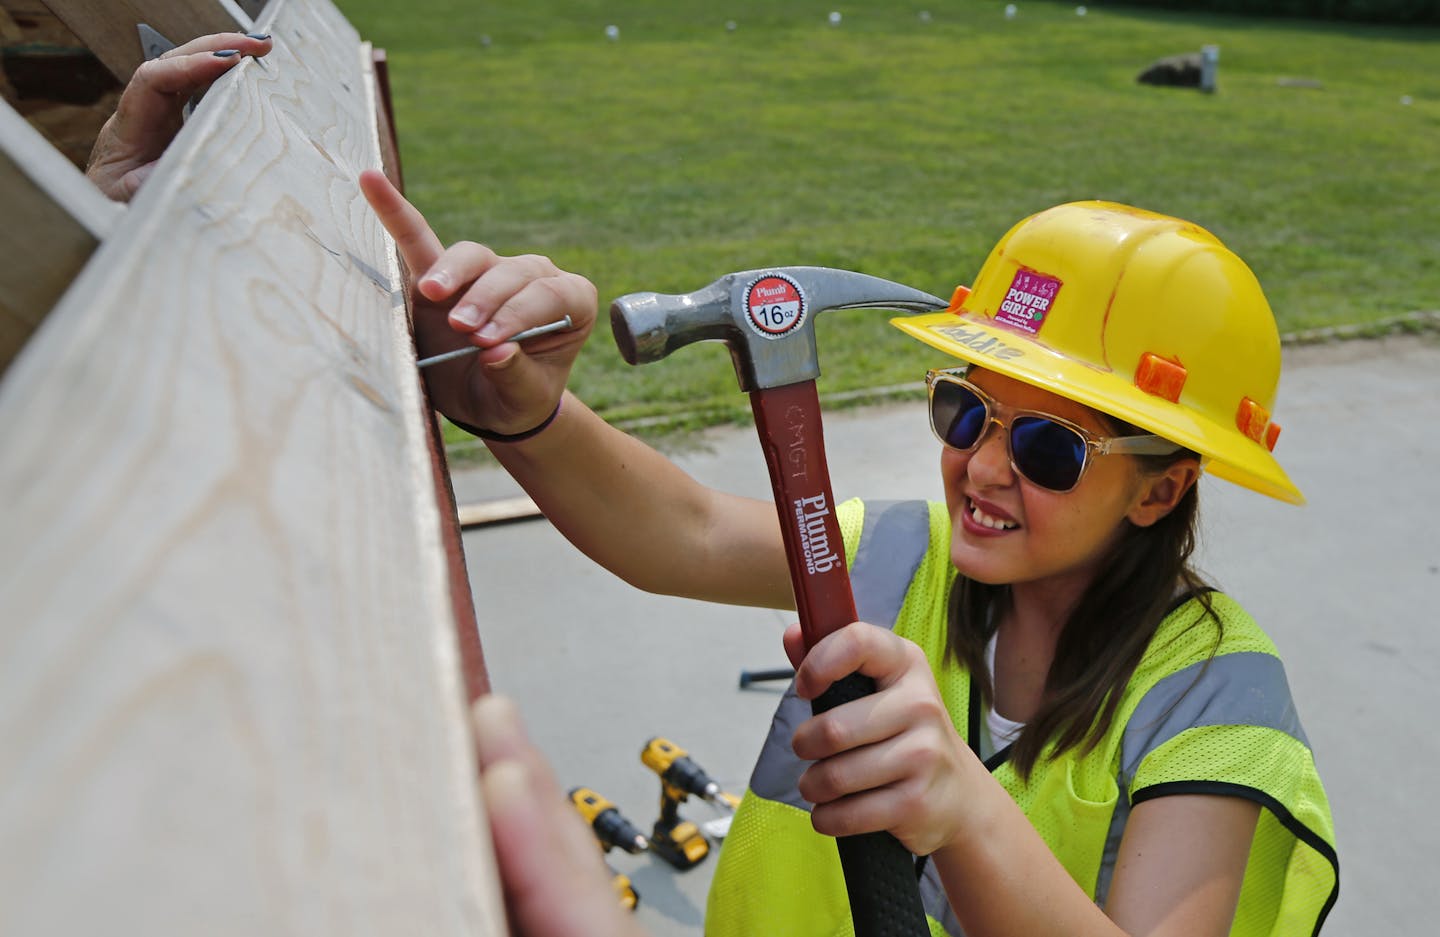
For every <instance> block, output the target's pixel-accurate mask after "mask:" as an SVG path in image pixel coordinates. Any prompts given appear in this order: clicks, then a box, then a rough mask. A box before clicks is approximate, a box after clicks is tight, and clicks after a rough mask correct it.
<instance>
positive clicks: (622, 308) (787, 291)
mask: <svg viewBox="0 0 1440 937" xmlns="http://www.w3.org/2000/svg"><path fill="white" fill-rule="evenodd" d="M947 305H948V303H946V302H945V300H943V299H940V298H939V297H937V296H931V295H930V294H929V293H922V292H921V291H919V290H916V289H912V288H910V287H908V286H905V285H903V284H900V283H895V282H892V281H890V280H882V279H880V278H879V277H872V276H869V275H868V274H864V273H854V272H852V271H849V270H836V269H833V268H830V267H771V268H768V269H763V270H744V271H741V272H739V273H731V274H727V275H725V276H723V277H721V278H720V279H718V280H716V281H715V282H714V283H711V284H710V285H709V286H707V287H705V288H704V289H700V290H696V291H695V292H693V293H685V294H683V295H678V296H677V295H670V294H665V293H630V294H628V295H626V296H621V297H620V298H619V299H617V300H615V302H614V303H612V304H611V306H610V327H611V328H612V329H613V330H614V332H615V343H616V344H617V345H619V346H620V354H621V355H622V356H623V357H624V358H625V360H626V361H628V362H629V363H630V364H645V363H647V362H650V361H658V360H660V359H661V358H663V357H665V356H666V355H668V354H670V352H672V351H674V350H675V349H676V348H679V347H680V346H681V345H688V344H690V343H691V342H698V341H720V342H724V343H725V344H726V345H728V346H729V348H730V358H731V360H732V361H733V362H734V363H735V375H736V377H738V378H739V380H740V389H741V390H744V391H754V390H762V389H764V388H767V387H782V386H784V385H786V384H797V383H799V382H801V381H807V380H814V379H815V378H816V377H818V376H819V375H820V361H819V356H818V355H817V353H816V350H815V316H817V315H819V314H820V313H822V312H826V311H828V310H830V309H898V310H901V311H903V312H927V311H935V310H938V309H944V308H946V306H947Z"/></svg>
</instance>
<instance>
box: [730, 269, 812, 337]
mask: <svg viewBox="0 0 1440 937" xmlns="http://www.w3.org/2000/svg"><path fill="white" fill-rule="evenodd" d="M805 305H806V303H805V294H804V293H803V292H802V291H801V290H800V284H798V283H796V282H795V281H794V280H792V279H790V278H789V277H787V276H785V275H784V274H780V273H770V274H766V275H765V276H763V277H761V278H760V279H758V280H756V281H755V282H754V283H751V284H750V285H749V286H748V287H746V289H745V319H746V321H747V322H749V323H750V328H751V329H753V330H754V331H755V333H756V334H757V335H759V336H760V337H762V338H779V337H780V336H782V335H789V334H790V333H791V332H793V331H795V330H796V329H798V328H799V327H800V325H801V323H803V322H804V321H805Z"/></svg>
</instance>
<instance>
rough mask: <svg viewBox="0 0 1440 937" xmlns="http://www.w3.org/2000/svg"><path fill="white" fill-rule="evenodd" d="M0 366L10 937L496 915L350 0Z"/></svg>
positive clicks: (252, 75)
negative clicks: (367, 193) (362, 182)
mask: <svg viewBox="0 0 1440 937" xmlns="http://www.w3.org/2000/svg"><path fill="white" fill-rule="evenodd" d="M260 25H261V26H262V27H263V28H265V29H266V30H267V31H270V32H273V33H274V35H275V36H276V40H277V41H276V44H275V50H274V51H273V52H272V53H271V54H270V55H269V56H267V57H266V58H265V59H264V60H247V61H245V62H243V63H241V64H240V65H238V66H237V67H236V68H235V69H234V70H233V71H232V72H230V73H229V74H227V75H226V76H225V78H223V79H222V80H221V81H220V82H219V83H217V84H216V85H215V86H214V87H213V88H212V89H211V91H210V92H209V94H207V96H206V98H205V100H204V102H203V104H202V105H201V107H200V108H199V109H198V110H197V111H196V112H195V115H194V117H193V118H192V119H191V120H190V121H189V122H188V123H187V124H186V126H185V128H184V130H183V131H182V132H181V135H180V137H179V138H178V139H177V140H176V141H175V143H174V144H173V145H172V147H171V150H170V151H169V152H167V154H166V156H165V158H164V160H162V162H161V164H160V166H159V168H158V169H157V171H156V173H155V175H154V176H152V177H151V179H150V180H149V182H148V183H147V184H146V186H145V187H144V188H143V189H142V190H141V192H140V194H139V195H138V196H137V198H136V199H135V201H133V202H132V203H131V205H130V208H129V209H128V211H127V212H126V214H125V216H124V217H123V219H122V220H121V222H120V223H119V224H118V225H117V227H116V228H115V230H114V231H113V233H112V234H111V235H110V237H108V238H107V239H106V240H105V242H104V243H103V244H102V246H101V247H100V249H99V250H98V251H97V252H96V254H95V255H94V257H93V258H92V260H91V262H90V263H89V265H88V266H86V268H85V270H84V271H83V273H82V274H81V275H80V277H79V279H78V280H77V281H76V282H75V283H74V285H73V286H72V287H71V289H70V290H69V291H68V292H67V293H66V295H65V297H64V299H63V300H62V301H61V303H60V304H59V306H57V308H56V309H55V311H54V312H53V313H52V316H51V321H50V322H49V323H48V324H47V327H46V328H45V329H44V330H42V331H41V333H40V334H39V335H37V336H36V337H35V339H34V340H33V341H32V343H31V346H30V347H29V348H27V350H26V353H25V354H24V355H22V356H21V357H20V359H18V360H17V361H16V363H15V364H14V366H13V367H11V369H10V370H9V371H8V372H7V373H6V375H5V377H4V379H3V381H0V439H3V440H4V447H3V452H0V498H3V502H4V517H5V522H4V524H3V525H0V777H3V779H4V781H3V784H0V933H3V934H6V935H41V934H43V935H47V937H49V935H70V934H75V935H79V934H87V935H88V934H92V933H104V934H121V935H129V934H135V935H140V934H145V935H158V934H174V935H180V934H185V935H190V934H205V935H230V934H267V935H279V934H307V935H310V934H345V935H370V934H374V935H382V934H383V935H391V934H402V933H403V934H427V935H429V934H440V935H448V934H487V935H488V934H500V933H503V932H504V924H503V910H502V909H501V905H500V901H499V898H498V892H497V889H496V886H495V879H494V871H493V860H492V859H491V857H490V853H489V847H488V833H487V831H486V829H485V823H484V816H483V810H482V809H481V804H480V801H479V797H478V792H477V790H476V785H475V783H474V763H473V760H474V755H473V746H472V743H471V740H470V737H469V733H468V731H467V719H466V715H467V714H466V709H465V702H464V699H463V691H462V686H461V680H460V676H459V662H458V654H457V649H456V636H455V631H454V629H455V617H454V612H453V609H452V606H451V602H450V596H449V591H448V590H449V588H450V583H449V581H448V577H447V571H446V560H445V556H444V553H443V550H442V548H441V545H440V541H441V536H440V533H439V530H440V525H441V514H440V509H439V507H438V506H437V501H436V492H435V486H434V484H433V481H432V479H431V477H430V468H429V464H428V458H429V456H428V454H427V452H426V451H425V446H424V436H423V422H424V420H425V419H426V416H425V414H424V412H423V407H422V402H421V395H420V387H419V383H418V377H417V372H416V369H415V362H414V355H413V350H412V346H411V343H410V338H409V334H408V329H407V327H406V322H405V308H404V301H403V293H402V284H401V280H400V274H399V269H398V264H397V261H396V259H395V255H394V251H393V246H392V245H391V244H390V242H389V240H388V239H387V238H386V237H385V235H384V233H383V231H382V229H381V227H380V225H379V223H378V222H377V220H376V219H375V217H374V215H373V213H371V212H370V210H369V209H368V207H367V206H366V204H365V202H364V200H363V198H362V197H361V195H360V193H359V190H358V188H357V185H356V176H357V174H358V173H359V172H360V170H362V169H364V168H366V167H372V166H377V165H378V163H379V154H378V151H377V148H376V129H375V117H374V115H375V101H374V99H373V87H372V82H371V75H370V73H369V70H370V68H371V50H370V49H369V47H368V45H367V44H364V43H362V42H360V40H359V37H358V36H357V35H356V34H355V32H354V30H353V29H352V28H351V26H350V25H349V24H348V23H347V22H346V21H345V20H344V18H343V17H342V16H341V15H340V14H339V12H338V11H337V10H336V9H335V8H334V7H333V6H332V5H331V4H330V3H329V2H328V0H271V2H270V3H269V4H267V6H266V8H265V12H264V17H263V19H262V22H261V24H260Z"/></svg>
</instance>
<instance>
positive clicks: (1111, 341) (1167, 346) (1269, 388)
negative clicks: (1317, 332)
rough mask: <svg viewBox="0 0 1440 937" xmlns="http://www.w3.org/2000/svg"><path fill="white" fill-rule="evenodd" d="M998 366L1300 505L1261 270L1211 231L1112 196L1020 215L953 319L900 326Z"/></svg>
mask: <svg viewBox="0 0 1440 937" xmlns="http://www.w3.org/2000/svg"><path fill="white" fill-rule="evenodd" d="M891 322H892V324H894V325H895V326H896V327H897V328H899V329H901V330H902V331H905V332H908V333H909V334H910V335H913V336H914V337H916V338H918V339H920V340H921V341H922V342H925V343H926V344H929V345H932V346H934V347H935V348H938V349H940V350H941V351H943V352H945V353H946V354H949V355H953V356H955V357H957V358H962V359H964V360H966V361H969V362H971V363H973V364H977V365H980V366H981V367H984V368H986V369H988V370H992V371H998V372H999V373H1001V374H1005V375H1008V376H1010V377H1013V378H1015V379H1016V380H1020V381H1024V382H1025V383H1027V384H1033V385H1035V386H1037V387H1042V388H1044V389H1045V390H1049V391H1052V392H1054V393H1056V394H1059V395H1060V396H1062V397H1066V398H1069V399H1071V400H1076V401H1079V402H1080V403H1083V404H1085V405H1086V406H1089V407H1093V408H1094V409H1096V410H1099V411H1100V412H1102V413H1108V414H1110V415H1111V416H1114V417H1117V418H1118V419H1121V420H1124V421H1125V422H1127V423H1132V424H1134V425H1135V426H1138V427H1140V428H1142V429H1145V430H1147V431H1149V432H1152V433H1156V434H1158V435H1160V436H1164V437H1165V438H1166V439H1169V440H1171V441H1173V442H1177V443H1180V444H1181V445H1183V446H1185V447H1186V448H1188V449H1193V450H1194V451H1196V452H1198V453H1200V455H1201V457H1202V458H1204V459H1205V460H1206V468H1207V470H1208V471H1211V472H1213V473H1214V474H1216V475H1218V476H1220V477H1221V478H1225V479H1228V480H1230V481H1233V482H1236V483H1238V484H1241V485H1244V486H1245V487H1247V488H1250V489H1253V490H1255V491H1258V492H1260V493H1262V494H1267V495H1270V496H1271V497H1273V498H1279V499H1280V500H1282V501H1289V502H1292V503H1295V504H1302V503H1304V501H1305V498H1304V496H1303V495H1302V494H1301V493H1300V489H1299V488H1297V487H1295V484H1294V483H1293V482H1291V481H1290V479H1289V477H1288V476H1287V475H1286V474H1285V471H1284V469H1282V468H1281V467H1280V463H1278V462H1277V461H1275V457H1274V456H1273V455H1272V454H1271V450H1272V449H1274V447H1275V440H1276V437H1278V436H1279V433H1280V427H1279V426H1278V425H1276V424H1275V423H1273V422H1271V420H1270V411H1271V409H1272V408H1273V407H1274V404H1275V388H1276V385H1277V384H1278V383H1279V380H1280V335H1279V333H1278V331H1277V330H1276V328H1275V317H1274V315H1273V314H1272V313H1271V311H1270V305H1269V303H1267V302H1266V301H1265V295H1264V293H1262V292H1261V290H1260V284H1259V283H1258V282H1257V281H1256V279H1255V275H1254V274H1253V273H1251V272H1250V268H1249V267H1247V266H1246V265H1245V263H1244V261H1242V260H1241V259H1240V258H1239V257H1237V256H1235V255H1234V254H1233V253H1231V252H1230V251H1229V250H1228V249H1227V248H1226V247H1225V245H1223V244H1221V243H1220V241H1219V240H1218V239H1217V238H1216V237H1215V236H1214V235H1212V234H1211V233H1210V232H1208V231H1206V230H1205V229H1203V228H1201V227H1199V226H1198V225H1194V224H1191V223H1190V222H1187V221H1181V220H1180V219H1178V218H1171V217H1169V216H1167V215H1159V214H1156V213H1154V212H1149V211H1144V210H1142V209H1138V208H1131V207H1129V206H1127V205H1118V204H1115V203H1113V202H1073V203H1070V204H1066V205H1060V206H1057V207H1055V208H1051V209H1048V210H1046V211H1043V212H1040V213H1039V214H1036V215H1032V216H1030V217H1029V218H1026V219H1024V220H1023V221H1021V222H1020V223H1019V224H1017V225H1015V227H1013V228H1011V229H1010V231H1009V232H1008V233H1007V234H1006V235H1005V236H1004V237H1003V238H1001V239H1000V243H999V244H997V245H995V249H994V250H993V251H991V252H990V256H989V258H988V259H987V260H986V261H985V265H984V266H983V267H982V268H981V269H980V275H979V276H978V277H976V279H975V285H974V288H973V289H967V288H965V287H963V286H962V287H959V288H957V289H956V291H955V296H954V299H952V301H951V303H950V308H949V309H947V310H946V311H944V312H937V313H930V314H926V315H920V316H910V317H904V318H898V319H892V320H891Z"/></svg>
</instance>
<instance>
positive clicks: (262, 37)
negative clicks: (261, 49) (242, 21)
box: [245, 33, 270, 42]
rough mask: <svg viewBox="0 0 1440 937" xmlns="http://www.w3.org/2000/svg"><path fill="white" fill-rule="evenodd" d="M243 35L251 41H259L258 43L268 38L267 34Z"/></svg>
mask: <svg viewBox="0 0 1440 937" xmlns="http://www.w3.org/2000/svg"><path fill="white" fill-rule="evenodd" d="M245 35H247V36H249V37H250V38H251V39H256V40H259V41H260V42H264V41H265V40H266V39H269V38H270V34H269V33H246V34H245Z"/></svg>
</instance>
